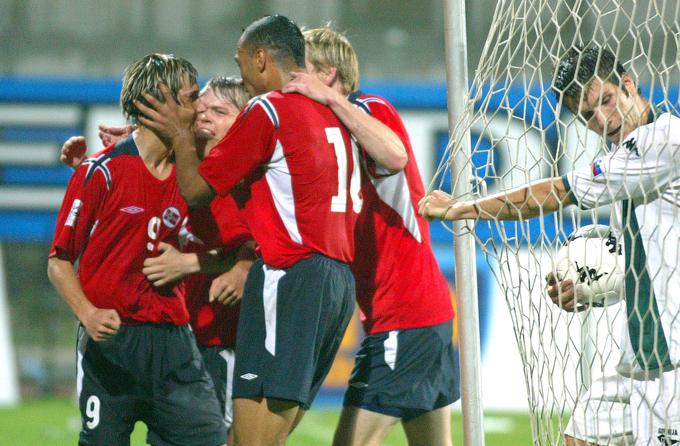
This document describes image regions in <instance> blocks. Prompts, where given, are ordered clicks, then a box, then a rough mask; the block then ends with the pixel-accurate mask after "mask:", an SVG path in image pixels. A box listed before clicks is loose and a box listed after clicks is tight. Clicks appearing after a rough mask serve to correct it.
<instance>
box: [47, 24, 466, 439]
mask: <svg viewBox="0 0 680 446" xmlns="http://www.w3.org/2000/svg"><path fill="white" fill-rule="evenodd" d="M305 38H306V41H305ZM305 46H306V47H307V53H308V57H307V60H305ZM236 60H237V62H238V63H239V67H240V70H241V74H242V77H243V82H244V87H245V88H246V90H247V91H248V93H250V94H251V95H252V96H253V99H252V100H251V101H250V102H249V103H248V104H247V105H246V106H245V107H244V108H243V110H242V111H241V113H240V114H239V116H238V117H237V118H236V119H235V122H234V124H233V127H232V128H231V130H230V131H229V133H228V134H227V135H226V137H225V138H224V139H222V140H221V141H220V142H219V143H217V144H216V145H215V147H214V148H213V149H212V150H211V151H210V153H209V154H207V155H206V156H205V157H204V158H203V159H201V158H202V157H199V156H198V144H197V138H196V136H197V135H196V133H195V129H196V128H195V125H196V124H195V123H194V116H195V110H194V106H193V105H192V99H193V98H192V97H191V96H190V95H187V94H178V91H176V90H173V88H172V87H171V85H170V84H169V81H168V80H167V79H158V80H157V82H158V81H160V84H159V91H160V93H159V91H157V90H155V89H154V90H152V91H151V93H153V94H142V95H137V96H136V97H134V98H132V100H131V101H130V102H129V105H130V106H131V107H134V110H136V113H138V114H137V115H136V116H137V118H138V122H139V124H140V125H141V126H140V129H142V130H144V131H149V133H150V134H152V135H153V136H154V138H155V141H157V142H159V143H160V142H162V143H164V144H165V146H166V147H167V151H166V153H172V154H173V155H174V157H175V160H176V163H177V182H178V184H179V189H180V190H181V192H182V195H183V196H184V197H185V198H186V200H187V202H188V203H189V205H190V206H191V207H192V208H194V210H195V208H197V207H199V206H205V205H207V204H209V203H210V202H211V200H213V198H214V197H215V196H216V195H219V196H224V197H228V196H229V194H230V192H232V191H233V190H235V189H240V190H241V192H242V193H241V194H240V195H241V200H240V201H239V204H240V205H241V207H242V208H243V209H244V212H245V216H246V222H247V227H248V230H249V231H250V233H251V234H252V235H253V237H254V238H255V240H256V241H257V243H258V246H259V250H260V253H261V257H262V258H261V259H259V260H258V261H256V262H255V264H254V266H253V267H252V269H251V270H250V273H249V275H248V280H247V283H246V285H245V291H244V297H243V303H242V308H241V315H240V318H239V330H238V331H239V334H238V339H237V344H236V368H235V371H234V375H235V381H234V389H233V394H234V408H235V424H234V430H235V434H236V440H237V444H239V445H241V446H247V445H267V444H272V445H274V444H283V443H284V442H285V439H286V437H287V436H288V435H289V433H290V432H291V431H292V430H293V429H294V428H295V426H296V425H297V423H299V421H300V419H301V418H302V416H303V415H304V413H305V411H306V410H307V409H308V408H309V406H310V404H311V402H312V401H313V399H314V396H315V395H316V392H317V391H318V389H319V387H320V385H321V383H322V381H323V378H324V377H325V376H326V374H327V372H328V370H329V368H330V365H331V363H332V360H333V358H334V356H335V353H336V351H337V348H338V346H339V344H340V340H341V339H342V335H343V334H344V331H345V328H346V326H347V323H348V321H349V318H350V316H351V314H352V311H353V301H354V298H355V285H354V278H353V277H352V274H351V272H350V264H351V269H352V272H353V273H354V275H355V276H356V277H357V284H358V293H357V295H356V297H357V299H358V302H359V305H360V308H361V310H362V321H363V324H364V328H365V331H366V333H367V335H368V336H367V337H366V339H365V340H364V342H363V343H362V347H361V351H360V353H359V355H358V356H357V363H356V365H355V370H354V372H353V374H352V378H351V380H350V383H349V384H350V387H349V390H348V392H347V394H346V398H345V408H344V410H343V414H342V417H341V421H340V425H339V427H338V430H337V432H336V436H335V440H334V442H335V444H338V445H342V444H353V445H370V444H381V443H382V441H383V440H384V438H385V436H386V435H387V433H388V432H389V430H390V429H391V428H392V426H393V425H394V424H395V423H396V422H398V421H399V420H401V422H402V423H403V426H404V429H405V432H406V434H407V437H408V439H409V444H411V445H418V444H423V445H444V446H446V445H449V444H450V442H451V438H450V437H451V434H450V412H449V405H450V404H451V403H452V402H454V401H455V400H456V399H457V398H458V382H457V365H456V359H455V356H454V351H453V345H452V339H451V338H452V318H453V310H452V305H451V300H450V295H449V290H448V286H447V284H446V281H445V279H444V277H443V276H442V274H441V272H440V271H439V268H438V266H437V264H436V261H435V258H434V255H433V253H432V249H431V247H430V242H429V229H428V226H427V224H426V222H425V220H424V219H423V218H422V217H420V216H419V215H418V214H417V212H416V204H417V202H418V200H419V199H420V198H421V197H422V196H423V195H424V187H423V184H422V181H421V179H420V176H419V173H418V170H417V166H416V164H415V160H414V157H413V152H412V149H411V146H410V141H409V139H408V135H407V134H406V130H405V128H404V126H403V123H402V122H401V120H400V118H399V116H398V115H397V113H396V111H395V110H394V108H393V107H392V106H391V105H390V104H389V103H387V101H385V100H384V99H382V98H379V97H376V96H369V95H363V94H360V93H358V91H357V87H358V64H357V61H356V55H355V53H354V50H353V49H352V47H351V45H349V43H348V42H347V40H346V39H345V38H344V37H343V36H342V35H340V34H338V33H335V32H333V31H332V30H330V29H319V30H312V31H308V32H307V33H306V35H305V37H303V35H302V33H301V32H300V30H299V29H298V28H297V27H296V26H295V25H294V24H293V23H292V22H290V20H288V19H286V18H285V17H282V16H267V17H265V18H263V19H260V20H258V21H255V22H254V23H253V24H251V25H250V26H248V27H247V28H246V29H245V31H244V32H243V35H242V36H241V38H240V40H239V44H238V49H237V53H236ZM305 65H306V66H307V68H308V69H309V70H310V72H311V73H313V74H310V75H308V74H306V73H304V69H305ZM152 85H153V84H152ZM194 91H195V89H194ZM297 92H300V93H302V95H300V94H293V93H297ZM142 93H149V92H142ZM348 95H349V96H348ZM305 96H309V97H310V98H311V99H309V98H307V97H305ZM199 107H200V105H199ZM197 122H198V121H197ZM348 130H349V131H348ZM140 131H141V130H140ZM349 132H351V134H352V136H353V138H352V139H351V138H350V133H349ZM129 140H130V138H128V139H127V140H126V141H129ZM355 141H356V143H357V144H355ZM123 144H124V143H119V144H117V145H115V146H114V147H118V146H119V145H123ZM106 162H108V161H107V160H105V159H104V160H101V162H99V163H98V164H97V163H95V166H94V168H99V169H100V170H101V165H105V164H106ZM93 163H94V161H93V160H87V161H86V162H85V164H86V165H92V164H93ZM83 168H84V167H83ZM83 168H81V169H83ZM77 177H78V173H77V174H76V175H75V176H74V178H77ZM173 182H174V177H173ZM65 203H66V202H65ZM182 206H183V207H182V209H184V211H185V213H186V205H185V204H184V203H182ZM76 212H77V211H76ZM62 213H63V214H65V216H64V217H62V218H61V219H60V223H61V221H62V220H68V219H70V218H71V217H69V216H68V215H66V214H68V212H67V211H62ZM71 213H73V212H71ZM357 216H358V223H357V224H356V225H355V222H356V221H357ZM171 217H173V218H171ZM174 217H175V216H174V214H173V215H172V216H165V218H164V219H163V220H162V223H164V224H166V225H167V224H168V223H166V220H168V221H170V220H172V222H174ZM183 217H184V215H183V214H182V215H178V216H177V218H178V219H179V220H182V219H183ZM192 218H193V217H192ZM230 218H231V217H230ZM190 225H191V222H190ZM177 226H179V221H178V222H177ZM173 228H174V226H173ZM84 234H85V233H84ZM92 234H95V232H92ZM150 234H151V232H150ZM91 236H92V235H90V237H91ZM84 237H85V241H84V242H83V243H86V242H87V236H86V235H85V236H84ZM355 239H356V240H355ZM176 244H177V243H175V245H176ZM149 246H151V245H149ZM158 246H161V251H162V253H161V255H159V256H158V257H156V258H151V259H148V260H147V261H146V264H145V265H146V268H145V272H146V273H147V276H148V278H149V281H150V282H155V283H156V284H157V285H160V287H159V288H158V289H161V290H162V289H163V288H164V287H167V285H166V283H168V282H171V281H172V280H175V279H177V278H179V276H180V275H183V274H184V273H182V274H176V275H174V276H173V275H172V274H170V273H168V272H167V267H168V265H170V264H172V263H173V262H174V260H173V259H177V258H178V256H180V255H181V254H179V253H177V251H176V250H174V248H172V247H170V246H169V245H158V244H156V245H155V249H156V251H158ZM355 250H356V251H357V252H359V253H360V254H359V255H358V256H357V257H356V258H355ZM156 251H154V254H155V253H156ZM145 254H146V253H145ZM116 255H117V252H112V253H110V256H111V257H112V258H114V259H115V257H116ZM76 257H77V255H73V256H71V258H70V261H71V262H72V261H74V260H75V258H76ZM81 268H82V266H81ZM164 268H165V269H164ZM190 269H191V268H190ZM173 271H176V269H174V270H173ZM186 272H189V271H186ZM57 282H58V281H57ZM57 282H55V283H57ZM422 283H426V284H427V286H422V285H421V284H422ZM57 286H58V288H59V285H57ZM145 286H146V287H147V288H152V289H153V287H151V285H150V284H149V282H145ZM178 286H179V285H178ZM178 286H176V288H177V287H178ZM60 291H61V289H60ZM211 294H212V292H211ZM62 295H64V293H62ZM88 298H89V294H88ZM65 299H66V300H67V302H69V303H71V301H70V300H69V298H68V297H67V296H66V295H65ZM107 303H109V302H107ZM72 306H73V305H72ZM74 311H75V312H76V315H77V316H78V317H79V318H80V317H81V316H80V314H81V313H79V311H78V310H77V308H74ZM185 313H186V310H185ZM185 313H184V314H185ZM193 323H194V324H197V323H200V321H199V320H198V319H197V320H195V321H194V322H193ZM106 338H110V339H114V340H116V339H117V335H116V331H115V330H113V329H109V330H108V331H106ZM95 340H96V341H103V340H104V337H101V338H99V339H95ZM95 345H96V346H97V347H99V344H95ZM101 345H102V346H106V343H101ZM203 375H205V373H203ZM203 378H204V377H203ZM81 409H82V410H83V413H84V414H88V413H89V408H87V407H85V408H82V407H81ZM188 418H189V419H191V418H192V417H188ZM140 419H142V420H144V421H147V420H146V418H140ZM166 421H167V420H166ZM84 422H85V419H84ZM147 424H148V422H147ZM84 426H89V425H88V424H87V423H85V424H84ZM221 426H222V425H221ZM149 428H150V432H155V431H156V429H154V426H153V425H152V424H149ZM222 428H223V426H222ZM126 429H127V427H126ZM85 430H86V429H85V427H84V431H85ZM126 432H127V435H128V436H129V430H128V431H126ZM149 438H150V441H151V440H153V441H152V444H191V443H190V442H188V441H184V440H182V441H178V442H175V441H174V440H164V441H166V443H163V442H161V441H156V439H155V438H154V437H153V436H152V434H150V437H149ZM206 438H207V437H206ZM225 438H226V437H225ZM88 444H89V443H88ZM92 444H102V443H97V442H94V443H92ZM106 444H115V443H106ZM203 444H212V443H210V442H208V443H203ZM215 444H221V443H215Z"/></svg>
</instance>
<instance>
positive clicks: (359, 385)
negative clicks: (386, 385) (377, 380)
mask: <svg viewBox="0 0 680 446" xmlns="http://www.w3.org/2000/svg"><path fill="white" fill-rule="evenodd" d="M349 385H350V386H352V387H354V388H357V389H365V388H366V387H368V384H366V383H364V382H361V381H356V382H353V383H349Z"/></svg>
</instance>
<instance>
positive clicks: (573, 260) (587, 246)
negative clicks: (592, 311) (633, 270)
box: [555, 225, 625, 307]
mask: <svg viewBox="0 0 680 446" xmlns="http://www.w3.org/2000/svg"><path fill="white" fill-rule="evenodd" d="M624 269H625V266H624V259H623V254H622V249H621V245H620V244H619V241H618V240H617V239H616V237H615V236H614V235H613V234H612V231H611V228H609V227H608V226H604V225H588V226H584V227H582V228H580V229H578V230H577V231H575V232H574V233H573V234H571V235H570V236H569V238H568V239H567V240H566V241H565V242H564V244H563V245H562V247H561V248H560V249H559V251H558V252H557V256H556V258H555V273H556V276H557V280H564V279H571V280H572V281H573V282H574V291H575V293H576V301H577V302H578V303H579V304H588V305H590V306H591V307H603V306H607V305H611V304H613V303H615V302H618V301H619V300H621V299H622V298H623V283H624V273H623V272H624Z"/></svg>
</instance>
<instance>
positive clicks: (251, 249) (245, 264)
mask: <svg viewBox="0 0 680 446" xmlns="http://www.w3.org/2000/svg"><path fill="white" fill-rule="evenodd" d="M255 259H257V253H256V251H255V242H254V241H252V240H251V241H248V242H245V243H244V244H243V245H241V247H240V248H239V249H238V252H237V253H236V258H235V262H234V265H233V266H232V268H231V269H240V270H241V271H242V272H243V273H244V274H248V271H250V268H251V267H252V266H253V263H255Z"/></svg>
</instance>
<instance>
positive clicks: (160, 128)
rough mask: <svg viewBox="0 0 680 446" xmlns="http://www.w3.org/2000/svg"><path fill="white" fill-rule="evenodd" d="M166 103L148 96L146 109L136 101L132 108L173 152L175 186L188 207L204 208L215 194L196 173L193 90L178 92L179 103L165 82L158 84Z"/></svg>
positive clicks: (145, 96)
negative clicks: (134, 107)
mask: <svg viewBox="0 0 680 446" xmlns="http://www.w3.org/2000/svg"><path fill="white" fill-rule="evenodd" d="M158 87H159V88H160V90H161V92H162V93H163V97H164V99H165V102H160V101H159V100H157V99H156V98H154V97H153V96H151V95H150V94H145V95H144V98H145V99H146V100H147V101H148V103H149V106H146V105H144V104H143V103H141V102H140V101H135V106H136V107H137V108H138V109H139V111H140V112H142V115H140V116H139V118H138V119H139V122H140V123H141V124H142V125H144V126H146V127H148V128H150V129H152V130H153V131H154V132H155V133H156V134H157V135H158V136H159V138H161V140H163V142H164V143H165V144H166V145H167V146H168V147H169V148H170V149H171V150H173V151H174V153H175V162H176V163H177V184H178V185H179V188H180V191H181V192H182V196H183V197H184V199H185V200H186V201H187V203H188V204H189V206H204V205H207V204H209V203H210V202H211V201H212V199H213V198H214V197H215V192H214V191H213V190H212V188H211V187H210V185H209V184H208V183H207V182H206V181H205V180H204V179H203V177H201V175H200V174H199V173H198V165H199V164H200V159H199V158H198V155H197V152H196V142H195V139H194V133H193V124H194V116H195V113H196V112H195V110H194V107H193V104H192V102H193V98H192V95H193V94H195V93H196V91H195V89H194V88H192V89H189V90H184V89H183V90H181V91H180V92H179V95H178V96H179V103H178V102H177V101H175V98H173V96H172V93H171V92H170V89H169V88H168V87H167V85H165V84H164V83H160V84H159V85H158Z"/></svg>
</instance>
